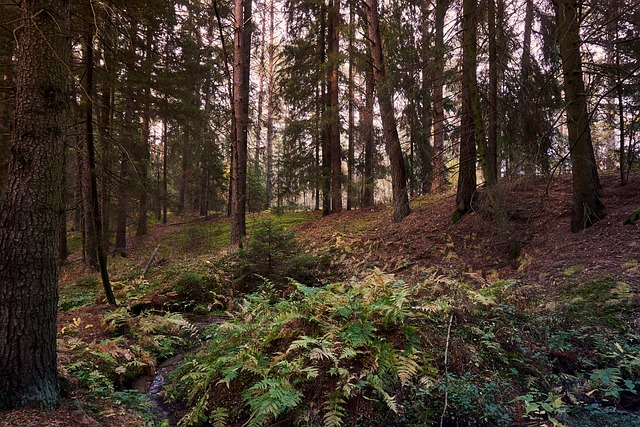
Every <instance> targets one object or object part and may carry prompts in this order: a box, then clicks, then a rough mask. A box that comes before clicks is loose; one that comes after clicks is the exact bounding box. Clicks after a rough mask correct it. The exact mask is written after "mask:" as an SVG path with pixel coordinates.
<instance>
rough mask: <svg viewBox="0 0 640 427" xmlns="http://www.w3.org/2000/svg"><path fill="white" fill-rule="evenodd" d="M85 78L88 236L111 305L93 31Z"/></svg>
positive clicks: (112, 300) (89, 38)
mask: <svg viewBox="0 0 640 427" xmlns="http://www.w3.org/2000/svg"><path fill="white" fill-rule="evenodd" d="M85 44H86V58H85V60H86V64H87V70H86V79H85V86H84V92H85V96H86V97H87V100H86V105H85V114H86V117H85V126H86V135H85V139H86V148H87V153H86V159H87V160H86V164H87V170H88V181H89V183H88V190H89V191H88V199H89V200H88V201H87V204H88V206H89V215H87V221H92V222H93V224H91V227H90V229H91V230H92V231H93V234H92V235H91V236H88V237H89V238H91V239H93V241H92V247H94V248H95V254H96V258H97V261H98V269H99V271H100V277H101V278H102V285H103V287H104V291H105V294H106V296H107V301H108V302H109V304H111V305H116V298H115V296H114V295H113V290H112V289H111V282H110V281H109V272H108V270H107V253H106V249H105V242H104V239H103V235H102V221H101V219H100V203H99V202H98V200H99V198H98V182H97V178H96V159H95V151H96V149H95V144H94V137H93V98H92V97H93V31H89V32H87V40H86V43H85Z"/></svg>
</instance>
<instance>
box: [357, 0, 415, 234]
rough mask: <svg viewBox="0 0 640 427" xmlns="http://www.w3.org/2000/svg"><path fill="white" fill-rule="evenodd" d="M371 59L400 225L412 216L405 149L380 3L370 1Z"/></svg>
mask: <svg viewBox="0 0 640 427" xmlns="http://www.w3.org/2000/svg"><path fill="white" fill-rule="evenodd" d="M365 3H366V9H367V10H366V12H367V22H368V30H369V31H368V33H369V40H370V43H371V58H372V60H373V75H374V78H375V83H376V88H377V94H378V105H379V106H380V116H381V118H382V128H383V132H384V137H385V147H386V149H387V155H388V156H389V162H390V163H391V187H392V193H393V221H394V222H400V221H402V220H403V219H404V218H406V217H407V215H409V213H411V209H410V207H409V194H408V192H407V174H406V171H405V166H404V158H403V154H402V147H401V146H400V138H399V136H398V128H397V127H396V119H395V113H394V107H393V102H392V98H393V95H392V90H391V88H390V87H389V85H388V83H387V82H386V81H385V80H386V70H385V64H384V57H383V55H382V39H381V37H380V25H379V18H378V0H366V2H365Z"/></svg>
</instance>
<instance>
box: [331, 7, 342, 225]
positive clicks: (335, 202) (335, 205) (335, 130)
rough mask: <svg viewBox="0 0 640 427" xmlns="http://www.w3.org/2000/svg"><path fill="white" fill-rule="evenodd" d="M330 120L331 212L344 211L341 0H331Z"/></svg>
mask: <svg viewBox="0 0 640 427" xmlns="http://www.w3.org/2000/svg"><path fill="white" fill-rule="evenodd" d="M329 13H330V16H329V37H330V38H329V56H328V60H329V64H330V67H331V69H330V76H329V115H330V117H329V120H330V123H331V132H330V134H329V138H330V141H331V142H330V145H331V212H332V213H338V212H341V211H342V147H341V145H340V97H339V95H340V94H339V91H338V77H339V66H340V55H339V51H340V0H330V1H329Z"/></svg>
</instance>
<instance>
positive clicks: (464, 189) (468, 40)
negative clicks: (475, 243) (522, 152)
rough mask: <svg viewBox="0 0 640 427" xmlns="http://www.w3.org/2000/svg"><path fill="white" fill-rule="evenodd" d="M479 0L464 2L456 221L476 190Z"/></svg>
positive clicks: (463, 212)
mask: <svg viewBox="0 0 640 427" xmlns="http://www.w3.org/2000/svg"><path fill="white" fill-rule="evenodd" d="M475 9H476V0H463V3H462V93H461V96H462V111H461V115H462V117H461V120H460V126H461V129H460V161H459V164H458V169H459V172H458V190H457V192H456V209H455V211H454V213H453V221H454V222H458V221H459V220H460V219H461V218H462V217H463V216H464V215H465V214H466V213H467V212H469V211H470V210H471V202H472V200H473V195H474V193H475V191H476V142H477V141H476V136H477V135H476V121H475V120H474V112H473V90H474V85H477V84H476V83H475V82H476V28H475V13H476V12H475Z"/></svg>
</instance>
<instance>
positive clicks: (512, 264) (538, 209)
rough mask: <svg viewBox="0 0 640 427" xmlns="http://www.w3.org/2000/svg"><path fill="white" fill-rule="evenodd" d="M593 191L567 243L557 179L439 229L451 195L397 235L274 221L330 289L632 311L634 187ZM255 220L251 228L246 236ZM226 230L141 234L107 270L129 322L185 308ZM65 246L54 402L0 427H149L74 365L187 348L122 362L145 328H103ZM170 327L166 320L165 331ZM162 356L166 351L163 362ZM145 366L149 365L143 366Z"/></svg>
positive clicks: (309, 221)
mask: <svg viewBox="0 0 640 427" xmlns="http://www.w3.org/2000/svg"><path fill="white" fill-rule="evenodd" d="M602 186H603V191H602V201H603V203H604V205H605V207H606V216H605V217H604V218H603V219H602V220H601V221H599V222H598V223H596V224H595V225H593V226H592V227H590V228H588V229H586V230H584V231H581V232H578V233H571V231H570V220H571V181H570V177H565V176H563V177H560V178H555V179H553V180H551V181H549V180H546V179H543V178H537V179H525V178H521V179H516V180H512V181H509V182H506V183H504V184H501V185H500V186H499V187H498V188H497V189H496V190H492V191H491V192H489V191H487V190H485V189H480V190H479V191H478V194H477V203H476V210H475V211H474V212H472V213H470V214H468V215H466V216H465V217H464V218H463V219H462V220H461V221H460V222H459V223H457V224H453V223H452V221H451V215H452V212H453V209H454V203H455V194H454V193H453V192H447V193H442V194H436V195H430V196H426V197H422V198H417V199H414V200H412V201H411V207H412V213H411V214H410V215H409V217H407V218H406V219H405V220H404V221H402V222H401V223H398V224H393V223H391V208H390V207H388V206H377V207H375V208H373V209H366V210H353V211H349V212H343V213H341V214H337V215H331V216H328V217H325V218H321V216H320V214H319V213H318V212H307V213H302V214H298V215H297V216H287V217H286V218H285V219H284V220H283V221H284V225H285V226H287V227H291V228H292V229H293V230H295V232H296V238H297V240H298V241H299V242H301V247H303V248H305V250H306V251H308V252H311V253H315V252H323V253H324V254H325V255H327V254H328V256H329V258H330V259H329V265H330V267H329V270H330V271H331V279H332V280H338V279H346V278H349V277H353V276H363V275H365V274H368V273H369V272H371V271H372V270H373V269H376V268H377V269H380V270H381V271H383V272H385V273H392V274H394V275H395V276H396V277H399V278H402V279H403V280H404V281H406V282H407V283H417V282H419V281H421V280H423V278H424V277H425V274H427V273H429V272H432V271H434V270H437V271H440V272H446V274H448V275H452V276H457V277H458V278H459V279H460V280H464V281H466V282H470V283H474V284H475V285H476V286H477V287H483V286H485V285H486V284H487V283H489V282H496V281H499V280H511V281H514V282H517V283H518V284H519V286H518V290H517V292H519V293H520V294H522V295H523V296H525V297H526V296H531V295H533V294H535V296H536V298H537V300H538V301H540V302H541V304H542V305H545V304H546V305H547V306H549V305H551V306H552V305H553V304H554V301H555V300H556V297H557V296H558V295H560V294H561V293H562V292H563V291H564V290H566V289H567V288H571V287H575V286H579V285H580V284H581V283H586V282H588V281H593V280H594V279H599V278H608V279H611V280H613V281H614V282H615V283H626V284H627V285H628V288H629V292H628V296H627V300H628V301H627V302H625V303H626V304H631V305H633V306H634V307H636V306H640V248H639V245H640V227H639V226H637V225H624V220H625V218H626V217H627V216H628V215H629V214H630V213H631V212H632V211H633V210H635V209H637V208H638V207H640V176H639V175H633V176H631V179H630V182H629V184H628V185H626V186H620V185H619V184H618V182H617V177H616V176H614V175H608V174H603V176H602ZM265 216H266V214H262V215H253V216H251V217H250V220H249V225H250V227H251V224H254V223H256V221H259V220H260V219H261V218H264V217H265ZM228 229H229V225H228V222H227V221H226V220H225V219H220V218H218V219H210V220H206V221H205V220H204V219H200V218H173V219H172V222H170V223H169V224H166V225H162V224H155V225H153V226H151V227H150V228H149V234H148V235H147V236H143V237H139V238H136V237H133V238H131V239H130V242H129V253H128V256H127V258H124V259H123V258H110V264H111V267H110V268H111V274H112V279H113V280H114V289H115V291H116V294H117V296H118V298H119V301H123V302H125V304H126V306H127V307H128V308H129V309H131V308H132V307H133V310H137V309H136V308H135V307H138V309H139V310H142V309H149V308H151V309H157V310H158V311H159V310H160V308H162V307H167V306H168V305H170V304H174V305H175V306H176V307H178V306H180V304H183V303H184V304H186V303H185V301H184V300H188V299H189V298H193V295H192V294H190V292H192V291H193V290H192V289H188V286H186V285H185V286H182V287H181V288H179V287H178V286H176V285H175V284H176V283H178V281H179V279H180V277H181V275H182V274H184V272H185V271H191V270H193V271H206V272H207V274H209V275H214V276H215V274H217V273H216V271H217V267H218V266H220V265H222V264H221V263H225V261H221V260H223V259H225V258H226V257H228V256H229V255H230V254H231V253H232V251H231V249H230V248H229V243H228ZM71 236H72V237H71V240H70V249H71V251H72V254H71V256H70V258H69V262H68V263H67V265H65V266H64V267H63V270H62V273H61V282H60V294H61V298H60V313H59V329H60V339H59V347H60V348H61V350H60V353H59V364H60V370H61V376H62V378H63V381H62V391H63V399H62V402H61V404H60V406H59V408H58V409H56V410H54V411H51V412H45V411H41V410H38V409H29V408H27V409H21V410H17V411H11V412H7V411H5V412H0V426H7V427H9V426H10V427H18V426H20V427H30V426H71V425H76V426H101V425H104V426H111V427H120V426H145V425H154V424H153V423H154V422H155V421H153V419H152V418H150V417H149V416H148V415H145V411H148V410H149V407H148V405H147V403H146V401H144V399H141V398H138V397H136V395H135V394H134V393H128V394H127V393H124V394H121V395H119V398H115V399H114V398H105V396H107V395H109V394H111V392H112V391H113V390H114V389H115V390H118V389H122V388H131V386H132V381H130V380H131V379H130V378H129V379H128V380H127V381H128V382H122V380H121V379H111V382H109V381H107V380H105V381H103V382H101V381H102V380H101V378H100V376H101V375H103V374H101V373H100V372H99V370H98V369H91V368H90V367H86V366H85V367H84V368H82V366H81V363H80V362H77V361H76V360H75V359H74V355H75V356H77V355H78V354H80V353H79V352H81V351H83V350H85V348H84V347H83V346H85V345H87V347H86V348H87V349H88V348H89V347H88V346H89V344H88V343H91V345H92V347H91V355H93V356H91V357H94V356H96V355H98V356H96V357H97V359H96V360H98V361H96V362H95V363H103V364H106V363H112V362H117V363H114V364H118V363H121V361H122V360H124V361H142V362H144V363H146V364H147V368H146V370H145V369H142V370H140V371H138V372H137V373H138V376H140V375H143V374H144V375H150V374H152V373H153V370H154V369H155V366H156V363H157V361H160V360H163V359H167V358H168V357H170V356H171V355H172V354H173V353H175V352H176V350H175V348H177V347H178V346H182V347H180V348H182V350H180V351H188V348H189V346H190V345H191V343H190V339H191V338H189V337H188V336H185V335H183V337H182V341H180V342H179V343H178V344H176V342H178V341H176V340H179V339H178V338H176V339H175V340H174V341H172V342H171V343H169V344H166V343H165V342H164V341H162V339H164V338H158V339H157V340H156V342H155V344H153V345H151V346H150V347H149V348H148V350H146V353H145V352H143V351H142V350H140V351H138V350H135V349H133V350H132V348H134V347H132V346H133V345H135V343H132V342H130V341H127V342H123V340H122V339H120V341H118V339H117V338H115V336H116V335H118V334H116V333H115V332H117V330H118V328H120V329H122V328H125V329H128V330H132V331H133V330H136V329H135V328H139V330H140V331H142V332H141V333H140V335H144V333H145V332H144V331H149V330H151V329H149V328H151V327H149V326H148V325H147V326H145V325H140V324H134V323H133V321H132V320H131V318H127V317H123V319H124V320H122V321H121V322H120V323H118V318H117V316H113V315H111V316H108V317H106V318H105V315H107V314H108V313H110V312H111V308H109V307H108V306H106V305H105V304H104V300H103V297H101V292H100V284H99V283H98V280H97V278H96V277H97V276H96V275H95V274H94V273H90V272H87V271H86V270H85V268H84V267H83V266H82V262H81V259H80V255H79V253H80V247H79V243H78V242H79V240H78V237H77V236H76V235H74V234H71ZM155 248H159V250H158V255H157V257H156V259H155V260H154V263H153V265H152V268H151V269H150V271H149V274H148V275H147V277H145V278H142V277H141V272H142V270H143V269H144V267H145V265H146V264H147V262H148V260H149V258H150V257H151V254H152V253H153V251H154V249H155ZM220 274H225V273H220ZM220 280H221V281H222V282H224V280H226V279H224V278H220ZM224 283H228V282H224ZM185 288H187V289H185ZM221 293H222V294H224V292H221ZM236 296H237V295H233V294H226V295H222V297H224V298H222V297H220V298H212V299H211V300H210V301H209V302H208V305H206V304H205V305H206V308H207V309H208V310H214V311H215V310H218V311H216V313H218V314H217V315H219V313H221V312H222V311H223V310H224V309H226V308H230V307H231V306H232V304H233V302H232V300H233V298H234V297H236ZM201 305H202V304H201ZM201 305H200V306H198V307H197V308H196V309H194V307H190V308H189V311H192V312H195V313H199V312H205V313H204V317H205V318H206V316H207V315H206V311H207V310H204V309H203V307H202V306H201ZM176 311H180V310H178V309H177V310H176ZM635 318H636V321H635V324H634V325H631V331H630V333H632V334H635V335H636V336H640V316H635ZM105 319H107V320H105ZM164 319H166V318H164ZM193 319H194V318H193V317H192V320H193ZM174 320H175V319H172V318H169V320H168V321H167V324H168V323H171V322H173V321H174ZM153 322H156V320H153ZM174 323H175V322H174ZM196 323H197V321H196ZM114 325H115V326H114ZM145 327H146V328H147V329H145ZM70 331H72V333H70ZM152 333H156V334H157V335H154V339H155V337H156V336H157V337H166V336H167V334H166V333H164V332H162V331H160V332H159V331H157V330H154V331H152ZM194 334H196V332H193V333H191V336H194ZM129 335H131V336H134V334H133V333H131V334H129ZM108 339H112V340H111V341H109V346H110V347H105V346H104V345H103V347H96V346H98V345H100V344H99V343H104V342H106V341H105V340H108ZM138 339H139V338H138ZM158 342H160V344H158ZM165 345H166V346H167V348H165V347H163V346H165ZM170 345H174V347H172V348H171V350H168V347H169V346H170ZM81 347H82V348H81ZM145 348H146V347H145ZM136 351H138V352H136ZM110 354H111V355H112V356H109V355H110ZM116 356H117V357H116ZM150 357H155V359H156V361H148V360H147V359H149V358H150ZM100 358H102V359H100ZM110 358H111V359H113V361H112V360H111V359H110ZM142 362H141V364H142ZM132 372H133V371H132ZM118 381H120V383H118ZM102 386H104V387H103V388H101V387H102ZM145 405H146V406H145ZM132 408H133V409H132Z"/></svg>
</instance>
